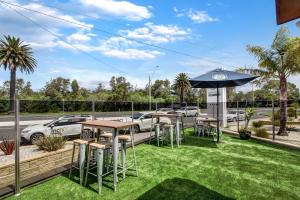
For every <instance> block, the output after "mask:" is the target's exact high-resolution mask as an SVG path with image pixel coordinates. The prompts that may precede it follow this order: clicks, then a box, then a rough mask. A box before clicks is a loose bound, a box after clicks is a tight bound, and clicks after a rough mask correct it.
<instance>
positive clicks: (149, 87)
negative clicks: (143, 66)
mask: <svg viewBox="0 0 300 200" xmlns="http://www.w3.org/2000/svg"><path fill="white" fill-rule="evenodd" d="M157 68H159V66H158V65H157V66H155V68H154V70H153V72H152V75H150V74H149V84H148V90H149V111H151V76H153V75H154V74H155V72H156V69H157Z"/></svg>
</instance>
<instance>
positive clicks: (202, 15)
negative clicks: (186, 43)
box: [173, 7, 219, 24]
mask: <svg viewBox="0 0 300 200" xmlns="http://www.w3.org/2000/svg"><path fill="white" fill-rule="evenodd" d="M173 10H174V12H175V13H176V17H183V16H186V17H188V18H190V19H191V20H192V21H193V22H195V23H198V24H201V23H205V22H215V21H219V19H218V18H213V17H211V16H210V15H209V14H208V13H207V11H199V10H193V9H189V10H188V11H186V10H185V9H181V10H179V9H178V8H176V7H174V8H173Z"/></svg>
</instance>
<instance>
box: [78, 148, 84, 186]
mask: <svg viewBox="0 0 300 200" xmlns="http://www.w3.org/2000/svg"><path fill="white" fill-rule="evenodd" d="M79 148H80V154H79V155H80V156H79V174H80V176H79V177H80V185H82V183H83V178H84V164H85V153H86V144H80V146H79Z"/></svg>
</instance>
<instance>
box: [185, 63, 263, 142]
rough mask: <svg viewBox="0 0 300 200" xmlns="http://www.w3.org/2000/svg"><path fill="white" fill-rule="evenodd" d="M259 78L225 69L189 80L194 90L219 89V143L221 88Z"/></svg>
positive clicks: (218, 131) (218, 137)
mask: <svg viewBox="0 0 300 200" xmlns="http://www.w3.org/2000/svg"><path fill="white" fill-rule="evenodd" d="M257 77H258V76H253V75H250V74H243V73H238V72H233V71H227V70H224V69H215V70H212V71H209V72H207V73H205V74H203V75H201V76H197V77H195V78H192V79H190V80H189V81H190V83H191V86H192V88H217V142H219V141H220V124H219V88H224V87H236V86H241V85H244V84H246V83H248V82H250V81H252V80H254V79H256V78H257Z"/></svg>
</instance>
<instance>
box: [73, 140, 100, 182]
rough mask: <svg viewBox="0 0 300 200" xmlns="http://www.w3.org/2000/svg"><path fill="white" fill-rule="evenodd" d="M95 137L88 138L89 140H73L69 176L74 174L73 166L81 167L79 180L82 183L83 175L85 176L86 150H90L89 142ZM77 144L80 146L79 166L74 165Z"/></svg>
mask: <svg viewBox="0 0 300 200" xmlns="http://www.w3.org/2000/svg"><path fill="white" fill-rule="evenodd" d="M93 141H94V140H93V139H88V140H82V139H77V140H73V151H72V159H71V164H70V172H69V178H71V174H72V168H73V167H74V168H75V169H79V181H80V185H82V183H83V177H84V163H85V156H86V152H87V150H88V144H89V143H91V142H93ZM76 146H79V153H78V157H79V158H78V163H79V167H76V166H74V156H75V148H76Z"/></svg>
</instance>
